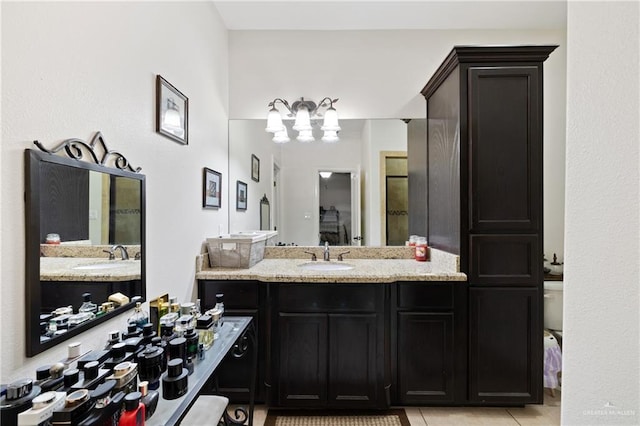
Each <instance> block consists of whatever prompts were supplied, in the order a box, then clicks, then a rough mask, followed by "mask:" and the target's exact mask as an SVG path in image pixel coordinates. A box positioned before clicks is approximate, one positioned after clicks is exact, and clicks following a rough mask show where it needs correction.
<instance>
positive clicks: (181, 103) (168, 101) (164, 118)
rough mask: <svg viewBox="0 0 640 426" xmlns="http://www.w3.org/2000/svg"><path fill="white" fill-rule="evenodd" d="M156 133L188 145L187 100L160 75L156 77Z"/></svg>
mask: <svg viewBox="0 0 640 426" xmlns="http://www.w3.org/2000/svg"><path fill="white" fill-rule="evenodd" d="M156 132H158V133H160V134H161V135H164V136H166V137H168V138H169V139H173V140H174V141H176V142H179V143H181V144H183V145H187V144H188V143H189V98H187V97H186V96H185V95H184V94H183V93H182V92H181V91H179V90H178V89H176V88H175V87H174V86H173V85H172V84H171V83H169V82H168V81H167V80H165V79H164V78H162V76H161V75H158V76H156Z"/></svg>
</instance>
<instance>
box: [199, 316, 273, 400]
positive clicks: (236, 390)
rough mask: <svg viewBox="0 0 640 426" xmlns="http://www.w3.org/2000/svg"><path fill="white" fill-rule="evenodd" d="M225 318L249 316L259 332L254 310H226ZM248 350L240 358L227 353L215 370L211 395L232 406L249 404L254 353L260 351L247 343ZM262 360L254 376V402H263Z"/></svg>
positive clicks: (259, 359)
mask: <svg viewBox="0 0 640 426" xmlns="http://www.w3.org/2000/svg"><path fill="white" fill-rule="evenodd" d="M225 315H227V316H250V317H252V318H253V321H254V324H255V327H256V330H260V320H259V318H258V311H257V310H255V309H226V310H225ZM248 343H249V344H248V350H247V351H246V352H244V353H243V354H242V356H240V357H236V356H234V354H233V353H232V352H229V353H228V354H227V356H226V357H225V358H224V360H223V361H222V363H221V364H220V367H218V368H217V369H216V372H215V378H216V380H215V381H214V382H213V386H214V388H213V389H211V392H212V393H213V394H219V395H224V396H226V397H227V398H229V400H230V401H231V402H233V403H234V404H238V403H246V402H249V396H250V388H249V386H250V384H251V373H252V371H253V357H254V351H259V350H260V349H259V348H257V347H255V346H254V345H252V344H251V342H250V341H249V342H248ZM261 364H262V359H261V357H258V371H257V374H256V384H255V386H256V395H255V398H256V401H264V388H263V386H261V385H260V384H261V383H262V382H261V380H262V381H264V378H263V377H262V370H263V369H262V368H261ZM216 387H217V388H216Z"/></svg>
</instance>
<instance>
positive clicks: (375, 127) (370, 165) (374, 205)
mask: <svg viewBox="0 0 640 426" xmlns="http://www.w3.org/2000/svg"><path fill="white" fill-rule="evenodd" d="M367 133H368V138H367V140H366V143H367V145H368V147H367V149H366V151H367V152H368V153H369V155H368V156H367V157H366V160H367V162H366V166H365V170H364V176H365V178H364V189H363V192H365V191H366V193H367V195H366V197H365V198H364V199H365V203H364V205H365V212H366V216H367V222H366V227H365V230H364V245H367V246H379V245H382V244H384V241H383V238H382V220H381V215H382V212H381V207H380V202H381V201H380V200H381V198H382V197H381V194H380V184H381V178H382V177H381V176H380V152H382V151H406V150H407V125H406V124H405V122H404V121H402V120H369V128H368V131H367Z"/></svg>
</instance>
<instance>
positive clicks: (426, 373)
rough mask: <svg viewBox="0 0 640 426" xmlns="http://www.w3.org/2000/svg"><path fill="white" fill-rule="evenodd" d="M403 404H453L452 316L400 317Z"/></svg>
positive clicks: (421, 314) (418, 314)
mask: <svg viewBox="0 0 640 426" xmlns="http://www.w3.org/2000/svg"><path fill="white" fill-rule="evenodd" d="M398 348H399V350H398V394H399V396H398V399H399V401H398V402H399V403H400V404H406V405H411V404H429V403H432V402H453V313H427V312H400V313H398Z"/></svg>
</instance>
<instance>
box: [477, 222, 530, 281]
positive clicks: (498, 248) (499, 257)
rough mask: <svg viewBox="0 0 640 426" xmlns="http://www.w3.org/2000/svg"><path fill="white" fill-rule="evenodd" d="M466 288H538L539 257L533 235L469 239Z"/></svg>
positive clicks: (490, 236)
mask: <svg viewBox="0 0 640 426" xmlns="http://www.w3.org/2000/svg"><path fill="white" fill-rule="evenodd" d="M470 245H471V250H470V253H469V255H470V256H469V257H470V260H471V261H470V265H469V268H470V270H469V272H470V273H469V285H492V286H495V285H516V286H529V287H533V286H538V285H540V284H541V283H542V281H541V277H542V274H541V273H542V259H541V257H542V253H541V250H540V248H539V242H538V236H537V235H526V234H525V235H523V234H517V235H513V234H511V235H496V234H491V235H472V236H471V237H470Z"/></svg>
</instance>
